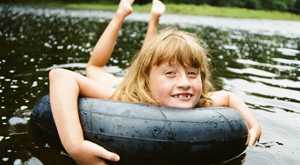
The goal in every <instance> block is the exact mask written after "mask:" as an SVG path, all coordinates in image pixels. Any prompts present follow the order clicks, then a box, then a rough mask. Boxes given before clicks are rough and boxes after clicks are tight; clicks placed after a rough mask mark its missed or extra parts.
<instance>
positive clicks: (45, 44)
mask: <svg viewBox="0 0 300 165" xmlns="http://www.w3.org/2000/svg"><path fill="white" fill-rule="evenodd" d="M44 46H45V47H47V48H52V46H51V45H50V44H48V43H47V42H46V43H44Z"/></svg>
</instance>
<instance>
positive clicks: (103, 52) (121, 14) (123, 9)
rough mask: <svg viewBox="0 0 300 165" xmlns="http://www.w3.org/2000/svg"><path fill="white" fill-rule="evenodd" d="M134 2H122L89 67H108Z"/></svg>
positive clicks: (100, 40)
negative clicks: (119, 34) (119, 33)
mask: <svg viewBox="0 0 300 165" xmlns="http://www.w3.org/2000/svg"><path fill="white" fill-rule="evenodd" d="M133 2H134V0H121V1H120V4H119V7H118V10H117V12H116V14H115V16H114V17H113V19H112V20H111V21H110V23H109V25H108V26H107V27H106V29H105V31H104V32H103V34H102V35H101V37H100V39H99V40H98V42H97V44H96V46H95V48H94V50H93V51H92V52H91V57H90V60H89V62H88V65H94V66H97V67H101V66H104V65H106V63H107V62H108V60H109V58H110V56H111V54H112V51H113V49H114V47H115V43H116V40H117V37H118V32H119V31H120V29H121V26H122V24H123V22H124V20H125V18H126V16H128V15H130V14H131V13H132V7H131V4H132V3H133Z"/></svg>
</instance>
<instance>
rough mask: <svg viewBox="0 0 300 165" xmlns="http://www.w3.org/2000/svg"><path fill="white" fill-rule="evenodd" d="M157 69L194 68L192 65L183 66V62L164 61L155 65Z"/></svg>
mask: <svg viewBox="0 0 300 165" xmlns="http://www.w3.org/2000/svg"><path fill="white" fill-rule="evenodd" d="M153 67H155V68H157V69H165V68H175V69H176V68H183V69H188V68H194V67H192V66H183V65H182V64H180V63H178V62H171V61H164V62H162V63H161V64H159V65H156V66H153Z"/></svg>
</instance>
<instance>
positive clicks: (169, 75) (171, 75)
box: [165, 71, 176, 77]
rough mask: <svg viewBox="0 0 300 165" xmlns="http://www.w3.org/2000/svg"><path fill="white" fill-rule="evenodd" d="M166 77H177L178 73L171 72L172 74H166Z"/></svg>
mask: <svg viewBox="0 0 300 165" xmlns="http://www.w3.org/2000/svg"><path fill="white" fill-rule="evenodd" d="M165 75H166V76H167V77H175V76H176V72H173V71H170V72H166V73H165Z"/></svg>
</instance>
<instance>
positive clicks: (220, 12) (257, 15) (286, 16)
mask: <svg viewBox="0 0 300 165" xmlns="http://www.w3.org/2000/svg"><path fill="white" fill-rule="evenodd" d="M0 5H2V6H3V5H8V6H10V5H11V6H28V7H32V8H61V9H72V10H102V11H110V12H111V11H115V10H116V8H117V4H113V3H63V2H44V3H42V2H40V3H30V2H28V3H0ZM166 5H167V6H168V7H167V11H166V14H178V15H190V16H205V17H218V18H233V19H235V18H238V19H259V20H282V21H285V20H286V21H287V20H288V21H300V15H297V14H294V13H289V12H279V11H264V10H250V9H244V8H233V7H214V6H208V5H185V4H166ZM150 7H151V6H150V4H146V5H133V8H134V11H135V12H136V13H142V14H145V13H147V12H148V11H149V10H150Z"/></svg>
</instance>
